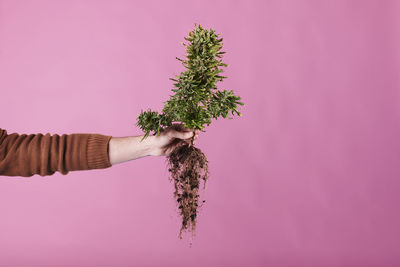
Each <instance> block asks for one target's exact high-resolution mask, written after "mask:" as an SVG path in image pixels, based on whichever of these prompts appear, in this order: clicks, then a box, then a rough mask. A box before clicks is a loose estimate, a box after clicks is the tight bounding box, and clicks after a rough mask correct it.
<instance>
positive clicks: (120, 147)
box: [109, 124, 199, 165]
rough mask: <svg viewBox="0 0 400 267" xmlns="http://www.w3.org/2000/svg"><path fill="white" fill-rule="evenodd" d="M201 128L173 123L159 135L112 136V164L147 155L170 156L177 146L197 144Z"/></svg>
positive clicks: (110, 144)
mask: <svg viewBox="0 0 400 267" xmlns="http://www.w3.org/2000/svg"><path fill="white" fill-rule="evenodd" d="M198 133H199V130H192V129H186V128H184V127H183V125H182V124H173V125H172V126H170V127H168V128H166V129H165V130H164V131H162V132H161V133H160V134H159V135H158V136H156V135H152V136H148V137H146V138H145V139H143V140H142V138H143V136H127V137H112V138H111V139H110V142H109V158H110V163H111V165H115V164H118V163H121V162H126V161H130V160H134V159H137V158H141V157H146V156H168V155H170V154H171V152H172V151H173V150H174V148H175V147H177V146H180V145H183V144H185V143H190V141H191V137H192V136H193V134H194V137H193V145H195V143H196V140H197V136H198Z"/></svg>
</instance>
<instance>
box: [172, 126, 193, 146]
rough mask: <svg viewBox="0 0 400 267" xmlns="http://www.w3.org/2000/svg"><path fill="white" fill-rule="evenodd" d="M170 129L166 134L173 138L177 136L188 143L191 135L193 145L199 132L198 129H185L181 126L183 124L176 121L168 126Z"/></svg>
mask: <svg viewBox="0 0 400 267" xmlns="http://www.w3.org/2000/svg"><path fill="white" fill-rule="evenodd" d="M169 129H170V131H168V135H169V136H170V137H173V138H179V139H182V140H184V141H185V142H187V143H189V142H190V141H191V138H192V137H193V145H195V143H196V140H197V137H198V135H199V133H200V130H199V129H196V130H194V129H187V128H184V127H183V124H181V123H176V124H173V125H172V126H170V128H169Z"/></svg>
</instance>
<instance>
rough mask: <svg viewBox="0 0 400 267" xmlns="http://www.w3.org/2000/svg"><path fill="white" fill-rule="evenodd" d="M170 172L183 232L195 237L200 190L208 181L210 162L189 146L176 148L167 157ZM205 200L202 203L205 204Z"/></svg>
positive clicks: (180, 234) (180, 232) (198, 150)
mask: <svg viewBox="0 0 400 267" xmlns="http://www.w3.org/2000/svg"><path fill="white" fill-rule="evenodd" d="M167 161H168V166H169V169H168V171H169V172H170V173H171V177H170V181H172V180H174V185H175V192H174V197H175V200H176V201H177V204H178V206H179V210H180V211H179V212H180V215H181V216H182V226H181V229H180V231H179V238H180V239H182V232H183V231H184V230H188V231H191V232H192V237H193V236H194V233H195V230H196V217H197V212H198V208H199V207H201V206H202V205H200V206H199V203H198V202H199V197H200V195H199V188H200V182H201V180H203V185H204V187H203V189H205V187H206V182H207V179H208V175H209V173H208V160H207V158H206V156H205V155H204V153H203V152H202V151H201V150H200V149H198V148H196V147H194V146H192V145H189V144H185V145H182V146H178V147H176V148H175V149H174V150H173V151H172V153H171V154H170V155H169V156H168V157H167ZM204 202H205V200H203V201H202V203H201V204H203V203H204Z"/></svg>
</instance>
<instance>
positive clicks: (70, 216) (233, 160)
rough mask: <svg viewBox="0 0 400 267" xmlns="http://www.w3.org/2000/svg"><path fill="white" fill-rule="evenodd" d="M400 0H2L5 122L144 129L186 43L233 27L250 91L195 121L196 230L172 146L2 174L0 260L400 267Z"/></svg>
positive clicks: (237, 82)
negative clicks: (181, 209) (107, 161)
mask: <svg viewBox="0 0 400 267" xmlns="http://www.w3.org/2000/svg"><path fill="white" fill-rule="evenodd" d="M399 17H400V4H399V1H390V0H387V1H378V0H376V1H361V0H360V1H295V0H293V1H261V0H260V1H122V0H121V1H119V0H118V1H117V0H113V1H111V0H110V1H87V0H82V1H66V0H65V1H64V0H57V1H51V0H47V1H45V0H40V1H22V0H21V1H13V0H0V90H1V91H0V92H1V104H0V105H1V112H2V115H1V116H0V128H4V129H6V130H8V132H9V133H12V132H18V133H21V134H22V133H26V134H32V133H47V132H50V133H51V134H56V133H57V134H64V133H65V134H70V133H101V134H106V135H113V136H128V135H138V134H141V132H140V130H139V129H138V128H136V127H135V125H134V124H135V122H136V117H137V115H138V114H139V112H140V110H141V109H146V108H153V109H160V108H161V106H162V101H165V100H167V99H168V97H169V94H170V89H171V86H172V81H170V80H169V78H170V77H173V75H174V74H179V73H180V72H181V71H183V70H184V69H183V66H182V65H180V64H179V61H177V60H176V59H175V57H176V56H178V57H179V56H183V55H184V47H183V46H182V45H181V44H180V42H182V41H184V39H183V38H184V37H185V36H186V35H187V34H188V32H189V31H190V30H191V29H192V28H193V26H194V23H195V22H197V23H200V24H202V25H203V26H204V27H206V28H213V29H215V30H216V31H217V32H218V33H221V34H222V37H223V38H224V50H225V51H227V54H225V55H226V56H225V58H224V62H225V63H227V64H228V65H229V66H228V67H227V68H226V71H225V74H226V76H228V79H226V80H225V81H224V82H223V83H220V89H229V90H230V89H233V90H234V91H235V92H236V93H237V94H238V95H240V96H242V98H243V101H244V102H245V104H246V106H245V107H244V108H243V109H242V111H243V117H241V118H237V119H235V120H225V121H222V120H218V121H216V122H214V123H213V124H212V125H211V126H210V127H209V128H207V132H206V133H203V134H201V135H200V137H199V140H198V146H199V147H200V148H201V149H202V150H203V151H204V152H205V153H206V154H207V155H208V158H209V161H210V168H211V178H210V181H209V183H208V185H207V186H208V187H207V188H206V191H205V199H206V200H207V202H206V205H205V206H204V207H203V209H202V210H201V212H200V214H199V218H198V229H197V236H196V238H195V239H194V243H193V246H192V248H189V246H188V243H189V236H188V235H185V238H184V239H183V240H179V239H178V238H177V234H178V230H179V223H180V222H179V218H178V216H177V209H176V207H175V204H174V201H173V199H172V192H173V185H172V184H171V183H170V182H169V180H168V178H167V177H168V172H167V170H166V167H165V162H164V160H165V159H164V158H162V157H160V158H156V157H148V158H143V159H139V160H136V161H131V162H127V163H124V164H120V165H115V166H113V167H111V168H109V169H105V170H91V171H82V172H71V173H69V174H68V175H66V176H63V175H61V174H60V173H56V174H54V175H53V176H48V177H40V176H38V175H35V176H33V177H30V178H23V177H20V178H17V177H0V214H1V215H0V266H15V267H20V266H29V267H35V266H117V267H118V266H168V267H169V266H174V267H179V266H307V267H310V266H399V265H400V238H399V237H400V228H399V225H400V214H399V207H398V205H399V203H400V193H399V191H400V141H399V140H400V139H399V136H400V123H399V121H400V79H399V71H400V53H399V52H400V49H399V47H400V42H399V41H400V20H399Z"/></svg>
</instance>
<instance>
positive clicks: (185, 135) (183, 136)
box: [171, 131, 193, 139]
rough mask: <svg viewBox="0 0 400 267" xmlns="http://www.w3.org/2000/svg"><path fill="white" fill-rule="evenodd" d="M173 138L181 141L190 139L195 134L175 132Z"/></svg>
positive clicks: (172, 134)
mask: <svg viewBox="0 0 400 267" xmlns="http://www.w3.org/2000/svg"><path fill="white" fill-rule="evenodd" d="M171 136H172V137H175V138H179V139H188V138H190V137H192V136H193V132H192V131H190V132H178V131H173V132H171Z"/></svg>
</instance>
